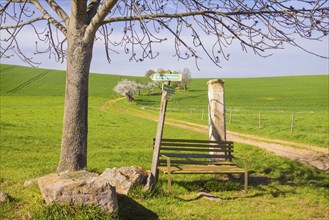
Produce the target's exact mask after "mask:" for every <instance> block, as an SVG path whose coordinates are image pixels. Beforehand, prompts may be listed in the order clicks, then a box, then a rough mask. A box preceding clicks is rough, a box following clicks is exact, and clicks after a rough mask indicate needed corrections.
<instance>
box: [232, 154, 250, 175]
mask: <svg viewBox="0 0 329 220" xmlns="http://www.w3.org/2000/svg"><path fill="white" fill-rule="evenodd" d="M233 158H236V159H240V160H243V162H244V169H245V172H248V160H247V159H246V158H243V157H237V156H234V157H233Z"/></svg>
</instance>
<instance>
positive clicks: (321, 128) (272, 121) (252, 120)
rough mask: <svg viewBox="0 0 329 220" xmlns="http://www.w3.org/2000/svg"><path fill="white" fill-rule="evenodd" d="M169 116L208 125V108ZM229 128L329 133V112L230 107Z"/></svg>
mask: <svg viewBox="0 0 329 220" xmlns="http://www.w3.org/2000/svg"><path fill="white" fill-rule="evenodd" d="M141 108H142V109H143V110H145V111H152V112H157V111H159V108H156V107H150V106H143V107H141ZM166 114H167V116H172V117H175V118H181V119H187V120H190V121H195V122H201V123H204V124H205V123H207V122H208V109H207V108H197V107H195V108H193V107H191V108H170V107H168V108H167V112H166ZM225 117H226V124H227V126H244V127H252V128H259V129H261V128H266V127H268V128H277V129H284V130H285V131H289V132H290V133H293V132H294V131H295V129H296V128H298V129H299V130H301V131H303V130H310V131H312V130H313V131H314V132H329V131H328V129H329V125H328V120H329V115H328V112H315V111H282V110H266V109H265V110H262V111H260V110H255V109H252V108H251V109H243V108H237V107H230V108H227V109H226V115H225Z"/></svg>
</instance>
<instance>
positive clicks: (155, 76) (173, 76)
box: [150, 73, 182, 81]
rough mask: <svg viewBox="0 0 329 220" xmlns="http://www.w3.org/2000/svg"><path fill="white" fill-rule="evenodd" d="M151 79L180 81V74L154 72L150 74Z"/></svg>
mask: <svg viewBox="0 0 329 220" xmlns="http://www.w3.org/2000/svg"><path fill="white" fill-rule="evenodd" d="M150 78H151V79H152V80H153V81H182V74H162V73H154V74H152V75H151V76H150Z"/></svg>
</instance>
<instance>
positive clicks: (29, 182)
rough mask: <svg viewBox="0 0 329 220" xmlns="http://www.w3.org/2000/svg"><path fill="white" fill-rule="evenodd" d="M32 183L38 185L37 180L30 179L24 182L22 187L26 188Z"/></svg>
mask: <svg viewBox="0 0 329 220" xmlns="http://www.w3.org/2000/svg"><path fill="white" fill-rule="evenodd" d="M33 183H38V178H35V179H30V180H26V181H25V182H24V185H23V187H24V188H26V187H28V186H30V185H32V184H33Z"/></svg>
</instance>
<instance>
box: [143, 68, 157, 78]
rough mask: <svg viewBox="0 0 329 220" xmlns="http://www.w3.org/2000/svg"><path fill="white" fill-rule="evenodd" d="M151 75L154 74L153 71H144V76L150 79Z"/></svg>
mask: <svg viewBox="0 0 329 220" xmlns="http://www.w3.org/2000/svg"><path fill="white" fill-rule="evenodd" d="M153 73H155V71H154V70H148V71H146V73H145V76H146V77H150V76H152V74H153Z"/></svg>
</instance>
